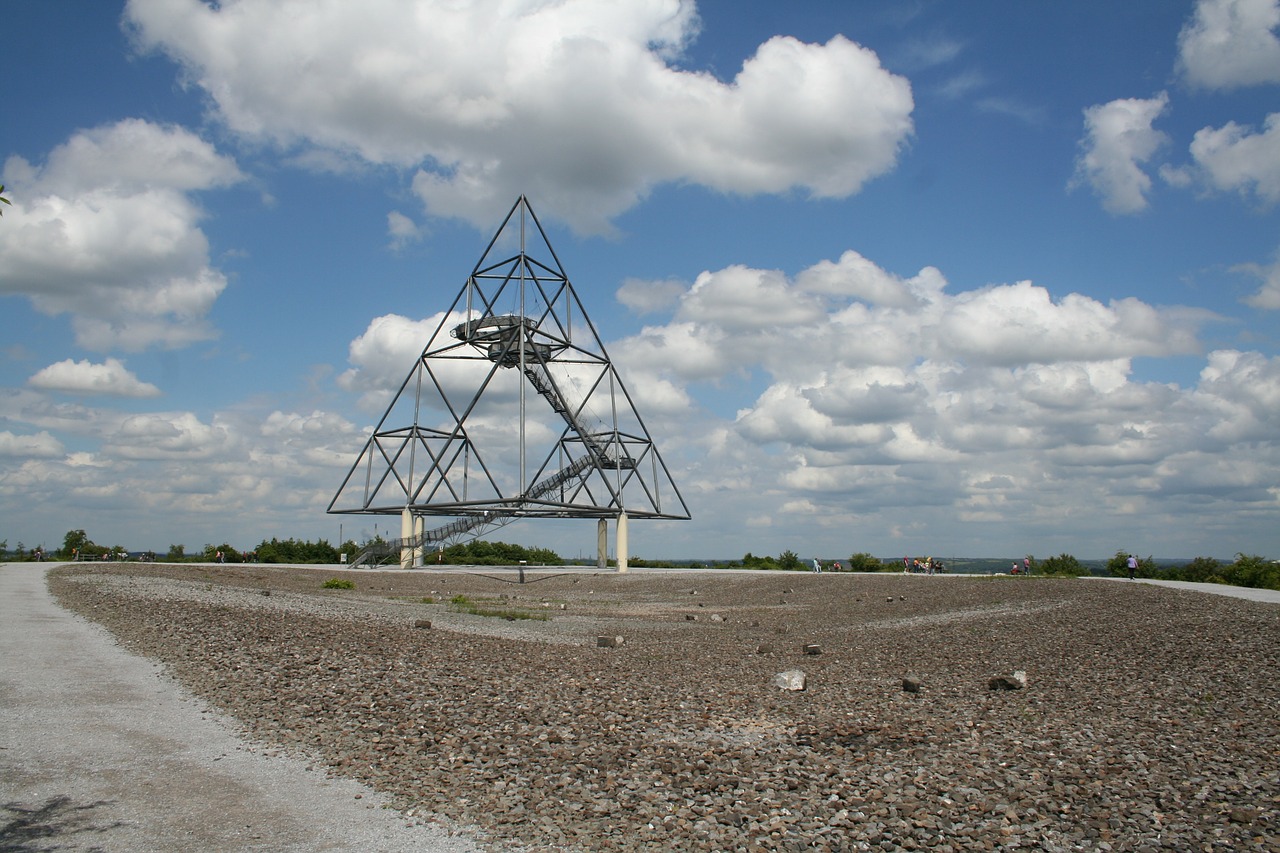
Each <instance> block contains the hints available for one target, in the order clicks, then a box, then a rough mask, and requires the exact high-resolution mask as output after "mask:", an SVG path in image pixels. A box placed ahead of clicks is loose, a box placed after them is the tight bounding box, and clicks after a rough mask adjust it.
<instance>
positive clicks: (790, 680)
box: [773, 669, 806, 690]
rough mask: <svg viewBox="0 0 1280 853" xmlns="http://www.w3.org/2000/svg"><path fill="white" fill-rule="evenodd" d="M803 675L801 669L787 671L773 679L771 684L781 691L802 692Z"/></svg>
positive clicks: (803, 686)
mask: <svg viewBox="0 0 1280 853" xmlns="http://www.w3.org/2000/svg"><path fill="white" fill-rule="evenodd" d="M805 681H806V678H805V674H804V670H802V669H788V670H786V671H785V672H780V673H778V674H777V675H775V676H774V677H773V684H774V686H775V687H778V688H780V689H782V690H804V689H805V686H806V684H805Z"/></svg>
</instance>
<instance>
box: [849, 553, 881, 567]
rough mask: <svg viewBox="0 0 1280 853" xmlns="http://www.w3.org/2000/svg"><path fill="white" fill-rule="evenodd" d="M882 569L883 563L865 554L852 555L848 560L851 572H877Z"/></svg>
mask: <svg viewBox="0 0 1280 853" xmlns="http://www.w3.org/2000/svg"><path fill="white" fill-rule="evenodd" d="M883 569H884V563H882V562H880V559H879V558H878V557H873V556H871V555H870V554H867V553H860V554H854V555H853V556H852V557H850V558H849V571H851V572H878V571H881V570H883Z"/></svg>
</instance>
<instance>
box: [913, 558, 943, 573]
mask: <svg viewBox="0 0 1280 853" xmlns="http://www.w3.org/2000/svg"><path fill="white" fill-rule="evenodd" d="M946 570H947V567H946V566H944V565H943V564H942V561H941V560H935V559H934V558H933V557H925V558H924V559H923V560H921V559H920V558H919V557H916V558H915V559H914V560H913V559H912V558H910V557H903V558H902V573H903V574H904V575H908V574H918V575H932V574H936V573H937V572H945V571H946Z"/></svg>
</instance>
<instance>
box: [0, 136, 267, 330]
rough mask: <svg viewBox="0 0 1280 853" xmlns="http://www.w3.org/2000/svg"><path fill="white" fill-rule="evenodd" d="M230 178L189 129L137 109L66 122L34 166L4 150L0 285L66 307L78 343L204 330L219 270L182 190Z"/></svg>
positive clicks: (45, 304)
mask: <svg viewBox="0 0 1280 853" xmlns="http://www.w3.org/2000/svg"><path fill="white" fill-rule="evenodd" d="M241 178H242V176H241V174H240V172H239V170H238V169H237V167H236V165H235V163H234V162H233V161H232V160H231V159H229V158H226V157H223V156H221V155H219V154H218V153H217V152H216V151H215V150H214V149H213V147H212V146H211V145H209V144H208V143H207V142H205V141H203V140H202V139H200V138H199V137H197V136H196V135H194V134H192V133H191V132H189V131H187V130H184V129H182V128H179V127H171V126H161V125H156V124H152V123H150V122H146V121H142V120H139V119H126V120H123V121H120V122H117V123H115V124H112V125H104V126H102V127H97V128H93V129H91V130H86V131H80V132H77V133H76V134H74V135H73V136H72V137H71V138H70V139H69V140H68V141H67V142H66V143H64V144H63V145H60V146H58V147H57V148H55V149H54V150H53V151H51V152H50V153H49V155H48V157H47V158H46V160H45V162H44V164H43V165H33V164H31V163H29V162H27V161H26V160H25V159H23V158H21V157H16V156H15V157H11V158H9V160H8V161H7V162H6V163H5V167H4V182H5V184H6V185H7V186H8V187H9V188H10V189H12V190H13V192H14V195H15V196H16V197H17V199H19V201H16V202H15V203H14V205H13V210H12V212H11V213H10V215H8V216H6V217H5V227H4V228H3V229H0V256H3V257H4V259H5V263H4V264H3V266H2V267H0V294H14V295H24V296H26V297H27V298H29V299H30V300H31V302H32V304H33V305H34V306H35V308H36V309H37V310H39V311H41V312H43V313H46V314H50V315H57V314H70V315H71V316H72V322H73V326H74V328H75V330H76V337H77V341H78V343H79V344H80V345H81V346H84V347H86V348H88V349H93V350H109V349H122V350H127V351H137V350H142V349H145V348H148V347H152V346H163V347H168V348H176V347H182V346H185V345H187V344H189V343H191V342H193V341H197V340H205V339H208V338H210V337H212V336H213V331H212V329H210V328H209V326H208V324H207V322H206V320H205V317H206V315H207V314H208V311H209V309H210V307H211V306H212V305H213V303H214V301H215V300H216V299H217V298H218V295H219V294H220V293H221V292H222V290H223V289H224V288H225V287H226V277H225V276H224V275H223V274H222V273H221V272H220V271H218V270H217V269H215V268H213V267H211V266H210V263H209V245H208V240H207V238H206V237H205V235H204V233H203V232H202V231H201V230H200V228H199V226H198V223H199V221H200V218H201V211H200V208H199V207H198V206H197V205H196V203H195V202H194V201H193V200H192V198H191V197H190V195H189V193H190V192H191V191H194V190H200V189H211V188H215V187H223V186H228V185H230V184H233V183H236V182H237V181H239V180H241Z"/></svg>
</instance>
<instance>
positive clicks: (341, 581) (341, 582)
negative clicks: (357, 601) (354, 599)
mask: <svg viewBox="0 0 1280 853" xmlns="http://www.w3.org/2000/svg"><path fill="white" fill-rule="evenodd" d="M320 586H322V587H324V588H325V589H355V588H356V582H355V581H349V580H347V579H345V578H329V579H328V580H327V581H325V582H324V583H322V584H320Z"/></svg>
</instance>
